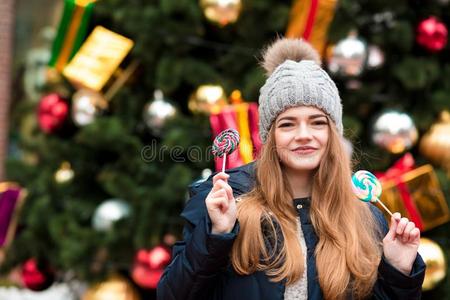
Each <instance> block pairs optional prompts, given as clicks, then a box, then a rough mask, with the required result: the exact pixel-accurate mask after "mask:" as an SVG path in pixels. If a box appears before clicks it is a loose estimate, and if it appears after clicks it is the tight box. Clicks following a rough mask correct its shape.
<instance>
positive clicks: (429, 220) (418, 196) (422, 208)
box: [380, 165, 450, 231]
mask: <svg viewBox="0 0 450 300" xmlns="http://www.w3.org/2000/svg"><path fill="white" fill-rule="evenodd" d="M398 180H400V182H402V183H404V184H405V185H406V187H407V188H408V191H409V193H410V195H411V198H412V201H413V202H414V205H415V207H416V208H417V211H418V213H419V215H420V217H421V218H422V223H423V231H426V230H430V229H432V228H434V227H436V226H439V225H441V224H444V223H446V222H448V221H449V220H450V212H449V209H448V205H447V202H446V201H445V197H444V194H443V193H442V189H441V187H440V185H439V181H438V179H437V177H436V174H435V173H434V170H433V167H432V166H431V165H424V166H421V167H419V168H416V169H414V170H412V171H409V172H407V173H404V174H402V175H401V176H400V178H398ZM381 184H382V187H383V193H382V194H381V198H380V200H381V201H382V202H383V203H384V204H385V205H386V206H387V207H388V208H389V210H390V211H392V212H393V213H394V212H399V213H401V214H402V216H406V217H408V218H410V216H409V214H408V212H407V210H406V208H405V206H404V204H403V201H402V197H401V193H400V191H399V189H398V187H397V180H392V179H391V180H383V181H382V182H381ZM380 209H381V210H382V211H383V212H384V213H385V215H386V217H387V218H388V219H389V218H390V217H389V215H388V214H387V213H386V212H385V211H384V210H383V209H382V208H381V207H380Z"/></svg>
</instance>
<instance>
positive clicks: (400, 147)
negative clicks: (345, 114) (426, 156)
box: [372, 110, 419, 153]
mask: <svg viewBox="0 0 450 300" xmlns="http://www.w3.org/2000/svg"><path fill="white" fill-rule="evenodd" d="M418 137H419V134H418V131H417V128H416V126H415V125H414V122H413V120H412V118H411V117H410V116H409V115H408V114H406V113H403V112H399V111H395V110H388V111H385V112H383V113H381V114H380V115H379V116H378V117H377V118H376V120H375V122H374V125H373V130H372V140H373V142H374V143H375V144H376V145H378V146H379V147H381V148H383V149H385V150H387V151H389V152H391V153H402V152H404V151H406V150H408V149H410V148H411V147H412V146H414V144H415V143H416V142H417V139H418Z"/></svg>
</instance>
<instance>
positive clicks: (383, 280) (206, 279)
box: [157, 163, 425, 300]
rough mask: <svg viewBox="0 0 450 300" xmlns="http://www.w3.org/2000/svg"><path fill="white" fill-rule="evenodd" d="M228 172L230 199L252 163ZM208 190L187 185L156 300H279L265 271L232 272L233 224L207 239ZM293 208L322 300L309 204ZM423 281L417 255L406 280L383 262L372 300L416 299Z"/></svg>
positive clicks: (313, 292) (312, 286) (280, 289)
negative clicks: (181, 223) (179, 233)
mask: <svg viewBox="0 0 450 300" xmlns="http://www.w3.org/2000/svg"><path fill="white" fill-rule="evenodd" d="M227 173H228V174H229V175H230V178H229V179H228V183H229V184H230V186H231V187H232V189H233V193H234V196H235V197H237V196H238V195H241V194H244V193H246V192H248V191H249V190H250V189H251V188H252V186H253V184H254V163H250V164H247V165H245V166H242V167H239V168H235V169H232V170H228V171H227ZM211 188H212V176H211V177H210V178H209V179H208V180H207V181H205V182H203V183H201V184H197V185H194V186H191V190H190V194H191V199H190V201H189V202H188V203H187V205H186V207H185V209H184V210H183V212H182V214H181V216H182V217H183V218H185V219H186V220H187V225H186V226H185V228H184V231H183V238H184V240H183V241H181V242H177V243H176V244H175V245H174V248H173V260H172V262H171V264H170V265H169V266H168V267H167V268H166V270H165V272H164V274H163V276H162V277H161V280H160V282H159V284H158V289H157V298H158V299H160V300H174V299H183V300H188V299H195V300H198V299H213V300H219V299H220V300H239V299H242V300H266V299H267V300H269V299H270V300H281V299H284V291H285V284H284V282H271V281H270V280H269V277H268V276H267V275H266V274H265V273H264V272H255V273H253V274H251V275H247V276H241V275H238V274H237V273H236V272H235V271H234V270H233V268H232V266H231V263H230V260H229V253H230V251H231V247H232V245H233V242H234V240H235V238H236V235H237V234H238V232H239V224H238V223H236V226H235V227H234V229H233V231H232V232H231V233H228V234H221V235H215V234H211V231H210V230H211V221H210V220H209V217H208V213H207V210H206V205H205V198H206V196H207V195H208V193H209V192H210V190H211ZM298 204H301V206H299V205H298ZM294 205H295V207H296V209H297V212H298V214H299V216H300V221H301V226H302V230H303V233H304V236H305V242H306V246H307V280H308V299H310V300H316V299H323V295H322V291H321V289H320V286H319V282H318V278H317V270H316V262H315V256H314V251H315V247H316V244H317V241H318V239H317V236H316V234H315V232H314V228H313V225H312V224H311V220H310V218H309V201H308V199H294ZM369 205H370V206H371V207H373V209H372V211H373V213H374V214H375V216H376V218H377V220H378V221H379V223H380V226H381V227H382V231H383V233H384V234H386V233H387V231H388V225H387V222H386V220H385V219H384V217H383V215H382V213H381V212H380V211H379V210H378V209H377V208H376V207H375V206H373V205H371V204H369ZM297 207H299V208H297ZM300 207H301V208H300ZM424 276H425V264H424V262H423V260H422V258H421V257H420V255H417V258H416V261H415V262H414V266H413V269H412V271H411V274H410V275H409V276H406V275H404V274H403V273H401V272H399V271H398V270H397V269H395V268H394V267H393V266H391V265H390V264H389V263H388V262H387V261H386V260H385V259H384V258H382V260H381V262H380V265H379V267H378V279H377V282H376V284H375V286H374V288H373V295H372V297H371V299H405V300H406V299H407V300H414V299H420V297H421V285H422V282H423V279H424Z"/></svg>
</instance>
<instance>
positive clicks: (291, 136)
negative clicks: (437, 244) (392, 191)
mask: <svg viewBox="0 0 450 300" xmlns="http://www.w3.org/2000/svg"><path fill="white" fill-rule="evenodd" d="M263 65H264V68H265V69H266V70H267V73H268V78H267V80H266V83H265V85H264V86H263V87H262V88H261V91H260V98H259V114H260V136H261V140H262V141H263V143H264V146H263V148H262V150H261V154H260V157H259V158H258V160H257V161H256V162H254V163H251V164H249V165H245V166H243V167H240V168H236V169H233V170H229V171H227V174H225V173H218V174H216V175H215V176H214V177H212V178H210V179H209V180H207V181H206V182H204V183H203V184H201V185H200V186H198V187H196V188H195V189H194V191H193V193H194V194H195V195H194V196H193V197H192V198H191V200H190V201H189V202H188V204H187V206H186V208H185V210H184V211H183V213H182V216H183V217H184V218H185V219H186V220H187V221H188V223H187V225H186V227H185V230H184V240H183V241H182V242H179V243H177V244H176V245H175V247H174V250H173V253H174V255H173V261H172V263H171V264H170V265H169V266H168V267H167V269H166V271H165V273H164V275H163V277H162V278H161V281H160V283H159V286H158V290H157V293H158V299H161V300H163V299H164V300H165V299H225V300H228V299H230V300H231V299H233V300H236V299H245V300H253V299H255V300H256V299H271V300H272V299H280V300H281V299H286V300H289V299H408V300H411V299H420V296H421V285H422V282H423V278H424V271H425V265H424V263H423V261H422V259H421V258H420V255H418V253H417V248H418V246H419V239H420V232H419V230H418V229H417V228H416V227H415V225H414V223H413V222H409V221H408V219H406V218H401V216H400V214H399V213H395V214H394V216H393V217H392V218H391V225H390V228H389V229H388V226H387V223H386V221H385V220H384V217H383V215H382V214H381V212H380V211H379V210H378V209H377V208H376V207H374V206H373V205H372V204H367V203H364V202H361V201H359V200H357V199H356V197H355V196H354V194H353V192H352V190H351V185H350V184H351V183H350V179H351V164H350V160H349V158H348V154H347V153H346V152H345V148H344V146H343V143H342V130H343V129H342V105H341V100H340V97H339V93H338V90H337V88H336V85H335V84H334V82H333V81H332V80H331V78H330V77H329V76H328V75H327V73H326V72H325V71H324V70H322V69H321V68H320V66H319V56H318V54H317V53H316V52H315V51H314V50H313V49H312V48H311V47H310V46H309V45H308V44H306V43H305V42H303V41H301V40H289V39H280V40H278V41H276V42H275V43H274V44H272V45H271V46H270V47H269V48H267V50H266V51H265V54H264V62H263Z"/></svg>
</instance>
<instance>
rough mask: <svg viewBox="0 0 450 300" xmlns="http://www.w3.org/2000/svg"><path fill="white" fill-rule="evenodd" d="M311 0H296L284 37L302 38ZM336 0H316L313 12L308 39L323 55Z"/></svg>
mask: <svg viewBox="0 0 450 300" xmlns="http://www.w3.org/2000/svg"><path fill="white" fill-rule="evenodd" d="M311 3H312V0H296V1H295V2H294V5H293V6H292V9H291V17H290V20H289V24H288V27H287V30H286V37H290V38H302V37H303V34H304V32H305V29H306V25H307V21H308V16H309V14H310V10H311ZM336 5H337V0H318V5H317V10H316V12H315V16H314V21H313V28H312V31H311V35H310V36H309V38H308V41H309V42H310V43H311V45H312V46H313V47H314V48H315V49H316V50H317V51H318V52H319V54H320V55H322V56H323V55H324V51H325V45H326V42H327V35H328V28H329V26H330V24H331V22H332V21H333V18H334V14H335V11H336Z"/></svg>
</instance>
